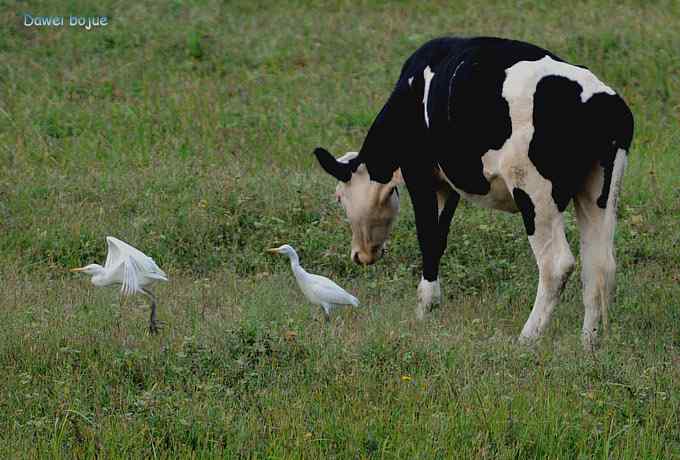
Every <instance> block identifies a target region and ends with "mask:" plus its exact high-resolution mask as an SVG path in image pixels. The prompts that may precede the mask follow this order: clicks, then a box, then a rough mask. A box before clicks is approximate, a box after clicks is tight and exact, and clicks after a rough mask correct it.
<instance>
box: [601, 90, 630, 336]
mask: <svg viewBox="0 0 680 460" xmlns="http://www.w3.org/2000/svg"><path fill="white" fill-rule="evenodd" d="M609 101H610V105H609V107H607V108H606V109H607V112H606V113H602V114H600V115H601V116H608V117H609V119H610V120H612V121H613V120H616V121H613V124H612V125H610V126H608V128H609V129H610V131H609V133H608V134H609V136H608V137H607V139H608V140H607V144H609V145H608V147H609V152H608V154H607V156H608V158H607V160H608V161H607V160H605V161H603V162H602V165H603V166H604V167H605V170H606V169H609V168H611V169H609V171H610V173H609V174H607V173H606V172H605V187H607V186H608V188H603V190H602V195H601V196H600V199H599V200H598V204H599V205H600V206H601V207H604V209H605V212H604V222H603V226H602V232H603V233H604V234H603V235H602V237H603V238H605V241H606V247H608V248H609V249H610V250H611V251H612V252H611V257H614V254H613V252H614V232H615V230H616V217H617V208H618V199H619V194H620V191H621V181H622V179H623V174H624V172H625V170H626V164H627V162H628V150H629V149H630V144H631V141H632V138H633V129H634V125H633V114H632V113H631V111H630V109H629V108H628V106H627V105H626V103H625V102H624V101H623V99H622V98H621V97H620V96H618V95H615V97H614V98H611V99H609ZM603 119H604V120H606V119H607V118H603ZM607 162H611V163H610V164H609V165H606V163H607ZM607 176H609V177H607ZM607 182H609V183H608V184H607ZM613 263H614V264H615V262H613ZM614 266H615V265H614ZM598 278H600V279H598V280H597V291H598V299H599V303H600V313H601V317H602V329H603V331H604V332H606V331H607V327H608V323H609V318H608V307H609V301H610V297H611V295H612V294H613V292H614V287H615V283H616V280H615V274H614V272H613V271H605V272H604V273H603V272H600V273H599V274H598Z"/></svg>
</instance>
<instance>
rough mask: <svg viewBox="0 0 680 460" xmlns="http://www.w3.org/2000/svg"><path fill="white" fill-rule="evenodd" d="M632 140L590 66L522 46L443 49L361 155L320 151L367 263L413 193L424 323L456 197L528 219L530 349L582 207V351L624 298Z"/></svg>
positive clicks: (564, 269) (426, 51)
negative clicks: (618, 281) (532, 280)
mask: <svg viewBox="0 0 680 460" xmlns="http://www.w3.org/2000/svg"><path fill="white" fill-rule="evenodd" d="M632 136H633V116H632V114H631V112H630V110H629V109H628V107H627V105H626V104H625V102H624V101H623V100H622V99H621V97H619V96H618V95H617V94H616V93H615V92H614V91H613V90H612V89H611V88H610V87H608V86H607V85H605V84H604V83H602V82H601V81H600V80H598V79H597V77H595V75H593V74H592V73H591V72H590V71H589V70H588V69H586V68H585V67H581V66H576V65H572V64H569V63H566V62H564V61H563V60H562V59H560V58H559V57H557V56H555V55H554V54H552V53H551V52H549V51H546V50H544V49H541V48H539V47H537V46H534V45H531V44H529V43H523V42H519V41H514V40H506V39H501V38H492V37H476V38H439V39H435V40H432V41H430V42H428V43H426V44H425V45H423V46H422V47H421V48H420V49H418V50H417V51H416V52H415V53H414V54H413V55H412V56H411V57H410V58H409V59H408V60H407V61H406V63H405V64H404V66H403V68H402V70H401V75H400V76H399V80H398V81H397V84H396V87H395V88H394V90H393V91H392V94H391V95H390V97H389V99H388V100H387V103H386V104H385V106H384V107H383V108H382V110H381V111H380V113H379V114H378V116H377V117H376V119H375V121H374V122H373V125H372V126H371V128H370V130H369V132H368V135H367V136H366V139H365V140H364V143H363V145H362V147H361V150H360V151H359V152H358V153H356V152H350V153H348V154H346V155H344V156H343V157H341V158H339V159H335V158H334V157H333V156H332V155H331V154H330V153H329V152H327V151H326V150H324V149H321V148H317V149H316V150H315V152H314V153H315V155H316V157H317V159H318V161H319V163H320V164H321V166H322V167H323V169H324V170H325V171H326V172H328V173H329V174H331V175H332V176H334V177H335V178H336V179H338V180H339V181H340V183H339V184H338V187H337V191H336V195H337V198H338V201H340V202H341V203H342V204H343V206H344V208H345V210H346V212H347V215H348V218H349V221H350V223H351V226H352V234H353V238H352V254H351V257H352V259H353V260H354V261H356V262H357V263H362V264H370V263H373V262H375V261H376V260H377V259H378V258H379V257H380V255H381V254H382V248H383V245H384V243H385V241H386V239H387V238H388V236H389V232H390V229H391V227H392V225H393V223H394V220H395V218H396V217H397V214H398V212H399V194H398V191H397V186H398V185H399V184H400V183H401V182H402V180H403V182H404V183H405V184H406V187H407V189H408V191H409V194H410V196H411V200H412V203H413V208H414V212H415V217H416V227H417V232H418V241H419V244H420V249H421V253H422V261H423V275H422V280H421V282H420V284H419V286H418V307H417V310H416V313H417V316H418V317H419V318H422V317H423V316H424V314H425V312H426V311H427V310H428V309H429V307H431V306H432V305H433V304H435V303H439V302H440V301H441V291H440V287H439V278H438V271H439V260H440V258H441V256H442V253H443V252H444V249H445V248H446V243H447V237H448V233H449V226H450V223H451V220H452V218H453V214H454V211H455V209H456V207H457V205H458V202H459V199H460V197H461V196H462V197H463V198H465V199H467V200H470V201H471V202H473V203H476V204H478V205H480V206H484V207H488V208H494V209H500V210H503V211H509V212H521V214H522V217H523V220H524V225H525V228H526V231H527V234H528V235H529V243H530V244H531V248H532V250H533V252H534V256H535V257H536V262H537V264H538V269H539V284H538V292H537V294H536V300H535V302H534V306H533V310H532V311H531V314H530V316H529V319H528V320H527V322H526V324H525V325H524V328H523V329H522V333H521V337H520V338H521V339H523V340H531V339H534V338H536V337H538V336H539V335H541V333H542V332H543V331H544V329H545V327H546V325H547V324H548V322H549V320H550V316H551V313H552V311H553V309H554V307H555V304H556V303H557V302H558V300H559V297H560V294H561V292H562V290H563V288H564V285H565V283H566V281H567V279H568V278H569V275H570V274H571V272H572V270H573V268H574V263H575V260H574V256H573V255H572V253H571V250H570V249H569V244H568V243H567V240H566V237H565V233H564V217H563V212H564V210H565V208H566V207H567V205H568V204H569V202H570V201H571V200H572V199H573V200H574V205H575V209H576V217H577V220H578V225H579V230H580V237H581V258H582V265H583V271H582V281H583V290H584V292H583V302H584V304H585V318H584V321H583V341H584V345H585V346H592V345H593V344H594V343H595V340H596V338H597V332H598V326H599V323H600V318H601V317H602V323H603V327H606V318H607V316H606V314H607V306H608V303H609V300H610V296H611V293H612V289H613V287H614V278H615V261H614V251H613V240H614V228H615V224H616V207H617V197H618V194H619V186H620V182H621V177H622V175H623V172H624V169H625V166H626V160H627V152H628V149H629V147H630V144H631V139H632Z"/></svg>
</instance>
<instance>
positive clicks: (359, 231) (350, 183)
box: [314, 148, 402, 265]
mask: <svg viewBox="0 0 680 460" xmlns="http://www.w3.org/2000/svg"><path fill="white" fill-rule="evenodd" d="M314 154H315V155H316V158H317V160H319V164H321V167H322V168H323V169H324V171H326V172H327V173H328V174H330V175H331V176H333V177H335V178H336V179H338V181H339V182H338V186H337V187H336V189H335V198H336V199H337V200H338V202H339V203H341V204H342V207H343V208H344V209H345V212H346V213H347V218H348V219H349V222H350V225H351V227H352V252H351V258H352V260H353V261H354V262H356V263H358V264H364V265H370V264H372V263H374V262H375V261H377V260H378V259H379V258H380V257H381V256H382V254H383V251H384V246H385V242H386V241H387V238H388V237H389V236H390V231H391V230H392V226H393V225H394V222H395V221H396V219H397V215H398V214H399V191H398V190H397V186H398V185H399V184H400V183H402V179H401V172H400V171H399V170H397V171H396V172H395V173H394V175H393V177H392V180H391V181H389V182H388V183H386V184H381V183H379V182H375V181H372V180H371V178H370V177H369V174H368V170H367V169H366V165H365V164H363V163H359V164H356V163H357V162H358V160H357V155H358V154H357V152H348V153H347V154H345V155H344V156H342V157H340V158H338V159H335V158H334V157H333V156H332V155H331V154H330V153H329V152H328V151H326V150H324V149H321V148H318V149H316V150H315V151H314Z"/></svg>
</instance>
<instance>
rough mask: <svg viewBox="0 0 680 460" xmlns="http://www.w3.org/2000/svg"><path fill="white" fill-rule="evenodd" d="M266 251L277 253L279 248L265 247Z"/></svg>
mask: <svg viewBox="0 0 680 460" xmlns="http://www.w3.org/2000/svg"><path fill="white" fill-rule="evenodd" d="M267 252H273V253H278V252H279V249H278V248H271V249H267Z"/></svg>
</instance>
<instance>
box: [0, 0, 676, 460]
mask: <svg viewBox="0 0 680 460" xmlns="http://www.w3.org/2000/svg"><path fill="white" fill-rule="evenodd" d="M143 3H151V2H114V1H110V0H109V1H104V2H100V6H99V7H96V8H94V7H92V6H91V5H90V4H89V3H88V2H81V1H78V0H74V1H65V0H60V1H56V2H46V1H43V2H31V3H30V4H27V3H26V2H14V1H9V0H4V1H3V0H0V299H1V300H0V323H1V324H2V325H3V328H2V334H0V372H2V376H3V378H1V379H0V456H1V457H2V458H21V457H44V458H59V457H63V458H72V457H83V456H101V457H114V458H130V457H133V458H151V457H159V458H177V457H180V456H181V457H191V456H195V457H198V458H206V457H212V456H224V457H227V458H230V457H236V456H248V457H257V458H263V457H268V458H332V457H337V458H544V457H549V458H558V457H567V458H588V459H590V458H602V459H604V458H631V459H632V458H671V457H680V428H678V427H679V423H680V420H679V419H680V416H679V414H680V382H679V380H680V287H679V284H680V283H679V282H680V234H679V233H678V228H679V227H678V224H679V223H680V222H679V219H680V180H679V179H678V178H679V177H680V161H678V152H679V151H680V126H679V119H678V113H679V112H680V96H679V95H680V55H679V54H678V53H677V50H679V49H680V29H678V27H677V25H678V24H679V23H680V4H679V3H678V2H677V1H671V0H668V1H663V0H659V1H649V2H641V1H633V0H629V1H616V2H615V1H605V0H583V1H579V2H547V1H546V2H542V1H515V2H512V1H500V0H499V1H492V2H484V3H480V2H463V1H446V2H432V3H428V2H406V1H403V2H369V1H365V2H348V1H337V2H319V1H309V2H303V1H291V2H259V1H251V2H240V1H228V0H227V1H224V2H217V1H213V0H204V1H181V0H175V1H172V2H153V4H151V5H148V6H143ZM23 12H28V13H31V14H34V15H38V14H43V15H47V14H60V15H68V14H83V15H86V14H104V15H108V16H109V17H110V18H111V19H110V25H109V26H108V27H106V28H104V29H100V30H93V31H89V32H86V31H81V30H75V29H70V28H61V29H39V30H36V29H26V28H24V27H23V25H22V18H21V16H20V14H21V13H23ZM444 34H459V35H500V36H506V37H512V38H517V39H523V40H528V41H531V42H534V43H536V44H538V45H540V46H543V47H546V48H548V49H551V50H552V51H554V52H555V53H557V54H558V55H560V56H562V57H563V58H565V59H567V60H569V61H571V62H574V63H578V64H583V65H587V66H588V67H589V68H590V69H591V70H593V71H594V72H595V73H596V74H597V75H598V76H600V77H601V78H602V79H603V80H604V81H605V82H606V83H608V84H609V85H610V86H612V87H613V88H615V89H616V90H617V91H618V92H620V93H621V94H622V95H623V97H624V98H625V99H626V101H628V103H629V104H630V106H631V107H632V110H633V112H634V114H635V119H636V135H635V140H634V144H633V149H632V152H631V154H630V158H629V167H628V170H627V173H626V177H625V179H624V185H623V195H622V197H621V206H620V208H621V210H620V220H619V226H618V232H617V237H616V240H617V258H618V266H619V271H618V288H617V302H616V304H615V305H614V306H613V307H612V308H611V309H610V323H611V324H610V327H611V328H610V332H609V334H608V336H607V337H606V338H605V340H604V342H603V346H602V347H601V349H600V350H598V351H597V352H595V353H590V354H588V353H584V352H583V351H582V349H581V347H580V344H579V337H578V334H579V331H580V325H581V321H582V315H583V308H582V306H581V302H580V295H581V290H580V286H579V284H580V283H579V282H578V273H577V274H575V275H574V276H573V277H572V279H571V281H570V283H569V284H568V286H567V289H566V291H565V294H564V296H563V302H562V303H561V304H560V306H559V307H558V309H557V311H556V313H555V315H554V319H553V322H552V323H551V326H550V328H549V331H548V333H547V335H546V337H545V339H544V340H543V341H542V342H541V343H539V344H538V345H537V346H536V347H533V348H525V347H521V346H519V345H517V344H516V343H515V341H514V338H515V337H516V336H517V335H518V333H519V331H520V329H521V327H522V324H523V323H524V321H525V320H526V318H527V316H528V313H529V308H530V306H531V304H532V302H533V297H534V294H535V288H536V283H537V271H536V268H535V262H534V261H533V257H532V256H531V252H530V248H529V245H528V243H527V241H526V237H525V233H524V229H523V226H522V222H521V218H519V217H518V216H517V215H507V214H499V213H495V212H491V211H487V210H483V209H477V208H473V207H471V206H467V205H465V204H463V205H461V207H460V209H459V211H458V213H457V215H456V218H455V220H454V227H453V229H452V232H451V237H450V240H449V249H448V251H447V254H446V256H445V257H444V260H443V263H442V269H441V277H442V282H443V289H444V296H445V302H444V306H443V307H442V308H441V309H439V310H438V311H436V312H435V313H434V314H433V316H432V318H431V319H429V320H427V321H425V322H421V323H419V322H416V321H415V320H414V303H415V289H416V285H417V282H418V280H419V277H420V258H419V251H418V247H417V241H416V237H415V225H414V219H413V215H412V212H411V208H410V203H409V201H408V199H407V198H405V199H404V201H403V211H402V215H401V217H400V219H399V222H398V225H397V227H396V229H395V231H394V233H393V237H392V240H391V242H390V251H389V253H388V255H387V256H386V257H385V258H384V260H382V261H381V262H380V263H379V264H377V265H375V266H372V267H368V268H362V267H358V266H355V265H353V264H352V263H351V262H350V260H349V238H350V236H349V234H350V232H349V228H348V226H347V224H346V222H345V218H344V216H343V214H342V211H341V209H339V208H338V207H337V205H336V204H335V203H334V200H333V199H332V193H333V190H334V187H335V184H334V182H333V181H332V180H331V179H330V178H329V177H327V176H325V175H324V174H323V173H322V172H321V170H320V168H319V167H318V165H316V164H315V160H314V158H313V156H312V155H311V152H312V150H313V148H314V147H316V146H317V145H322V146H325V147H327V148H329V149H330V150H331V151H332V152H334V153H336V154H339V153H344V152H345V151H347V150H356V149H357V148H358V147H359V146H360V144H361V142H362V140H363V136H364V135H365V133H366V130H367V129H368V127H369V126H370V123H371V121H372V119H373V117H374V116H375V114H376V113H377V111H378V110H379V109H380V107H381V105H382V103H383V102H384V101H385V99H386V97H387V95H388V93H389V91H390V88H391V87H392V85H393V83H394V81H395V79H396V78H397V75H398V72H399V69H400V68H401V65H402V62H403V60H404V59H405V58H406V57H407V56H408V55H409V54H410V53H411V52H412V51H413V50H415V48H417V46H419V45H420V44H421V43H423V42H424V41H425V40H427V39H429V38H432V37H435V36H438V35H444ZM402 196H406V194H402ZM567 223H568V233H569V235H568V236H569V239H570V241H571V242H572V248H573V250H574V252H575V253H577V252H578V248H577V240H578V235H577V232H576V229H575V225H574V219H573V215H572V213H571V209H570V210H569V211H568V217H567ZM106 235H115V236H118V237H119V238H122V239H124V240H126V241H130V242H131V243H133V244H135V245H136V246H138V247H140V248H142V249H143V250H145V251H147V252H148V253H149V254H150V255H152V256H153V257H154V258H155V259H156V260H157V261H158V263H159V264H160V266H161V267H163V268H164V269H165V270H166V271H167V272H168V274H169V275H170V278H171V282H170V283H169V284H167V285H164V286H162V287H159V288H158V290H157V293H158V294H159V296H160V299H161V304H160V312H159V316H160V319H162V320H164V321H166V322H167V327H166V328H165V329H164V330H163V332H162V334H161V335H160V336H158V337H149V336H148V335H147V334H146V332H145V325H146V319H147V309H146V307H145V305H144V301H143V299H141V298H140V299H137V298H135V299H130V300H128V301H127V302H126V303H125V304H124V305H123V306H122V307H121V306H120V304H119V299H118V295H117V293H116V291H115V290H99V289H94V288H93V287H92V286H91V285H90V284H89V282H88V281H87V280H86V279H85V278H84V277H78V276H75V275H72V274H70V273H69V272H68V271H67V268H69V267H72V266H75V265H80V264H84V263H90V262H94V261H101V260H103V258H104V257H105V249H106V244H105V240H104V237H105V236H106ZM284 242H287V243H291V244H292V245H294V246H295V247H296V248H298V249H299V252H300V255H301V258H302V263H303V265H304V266H305V267H307V268H308V269H310V270H311V271H313V272H316V273H322V274H324V275H327V276H330V277H333V278H334V279H336V280H337V281H338V282H339V283H340V284H341V285H343V286H345V287H346V288H348V289H349V290H351V291H352V292H354V293H355V294H356V295H357V296H358V297H359V298H360V299H361V300H362V302H363V304H364V307H362V308H359V309H355V310H353V311H350V310H346V311H342V312H339V313H338V314H336V315H334V319H333V321H332V322H331V324H330V325H325V324H323V321H322V320H321V316H320V312H319V311H317V310H316V309H314V308H312V307H310V306H309V305H308V304H306V302H305V301H304V299H303V297H302V295H301V294H300V293H299V292H298V291H297V290H296V287H295V286H294V281H293V278H292V275H291V273H290V270H289V267H288V265H287V263H285V261H284V260H283V259H282V258H276V257H273V256H271V255H269V254H266V253H265V252H264V249H266V248H268V247H271V246H272V245H277V244H281V243H284Z"/></svg>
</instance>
